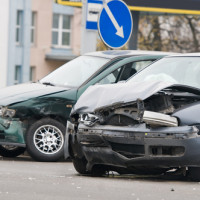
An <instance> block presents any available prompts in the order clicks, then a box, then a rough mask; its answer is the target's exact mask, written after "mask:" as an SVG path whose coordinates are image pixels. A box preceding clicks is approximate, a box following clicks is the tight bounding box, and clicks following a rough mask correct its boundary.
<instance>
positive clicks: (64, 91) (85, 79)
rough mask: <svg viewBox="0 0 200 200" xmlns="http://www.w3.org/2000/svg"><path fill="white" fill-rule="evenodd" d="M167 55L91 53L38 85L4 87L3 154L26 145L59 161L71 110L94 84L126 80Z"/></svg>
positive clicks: (0, 111) (0, 113)
mask: <svg viewBox="0 0 200 200" xmlns="http://www.w3.org/2000/svg"><path fill="white" fill-rule="evenodd" d="M165 55H168V53H161V52H160V53H159V52H158V53H157V52H142V51H105V52H95V53H90V54H86V55H84V56H80V57H77V58H76V59H74V60H72V61H70V62H68V63H66V64H64V65H63V66H61V67H60V68H58V69H57V70H55V71H53V72H52V73H50V74H49V75H47V76H46V77H44V78H43V79H41V80H40V81H38V82H37V83H26V84H20V85H15V86H10V87H6V88H3V89H1V90H0V94H1V95H0V155H2V156H5V157H15V156H18V155H20V154H22V153H23V152H24V151H25V150H26V149H27V151H28V153H29V154H30V155H31V156H32V158H34V159H35V160H38V161H56V160H58V159H60V158H61V157H62V156H63V145H64V136H63V135H64V133H65V125H66V121H67V119H68V117H69V114H70V111H71V108H72V107H73V105H74V104H75V103H76V101H77V99H78V98H79V97H80V95H81V94H82V93H83V92H84V91H85V90H86V89H87V88H88V87H89V86H90V85H94V84H110V83H116V82H118V81H124V80H126V79H128V78H129V77H130V76H132V75H133V74H135V73H136V72H137V71H138V70H141V69H142V68H143V67H145V66H147V65H148V64H150V63H151V62H153V61H155V60H157V59H159V58H161V57H163V56H165ZM91 98H93V97H92V96H91Z"/></svg>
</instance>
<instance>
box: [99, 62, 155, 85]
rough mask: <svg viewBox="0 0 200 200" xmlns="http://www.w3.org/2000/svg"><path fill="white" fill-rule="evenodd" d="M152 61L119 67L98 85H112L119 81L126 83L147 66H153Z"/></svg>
mask: <svg viewBox="0 0 200 200" xmlns="http://www.w3.org/2000/svg"><path fill="white" fill-rule="evenodd" d="M151 63H152V61H151V60H146V61H137V62H130V63H127V64H125V65H124V66H121V67H119V68H118V69H116V70H115V71H113V72H112V73H110V74H108V75H107V76H106V77H104V78H103V79H101V80H100V81H99V82H98V84H111V83H116V82H118V81H124V80H127V79H128V78H130V77H131V76H132V75H134V74H135V73H136V72H138V71H140V70H141V69H143V68H144V67H146V66H147V65H149V64H151Z"/></svg>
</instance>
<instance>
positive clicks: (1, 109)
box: [0, 106, 16, 118]
mask: <svg viewBox="0 0 200 200" xmlns="http://www.w3.org/2000/svg"><path fill="white" fill-rule="evenodd" d="M15 113H16V111H15V110H13V109H8V108H7V107H5V106H0V117H9V118H11V117H14V116H15Z"/></svg>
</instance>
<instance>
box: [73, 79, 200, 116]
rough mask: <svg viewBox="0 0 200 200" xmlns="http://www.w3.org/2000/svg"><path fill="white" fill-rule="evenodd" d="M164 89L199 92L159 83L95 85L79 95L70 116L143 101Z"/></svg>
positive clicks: (186, 87)
mask: <svg viewBox="0 0 200 200" xmlns="http://www.w3.org/2000/svg"><path fill="white" fill-rule="evenodd" d="M166 88H174V89H177V90H178V91H185V92H191V93H194V94H197V95H200V90H199V89H197V88H193V87H189V86H185V85H178V84H173V83H169V82H161V81H151V82H149V81H148V82H134V83H128V82H127V83H118V84H110V85H95V86H90V87H89V88H88V89H87V90H86V91H85V92H84V93H83V94H82V95H81V97H80V98H79V100H78V101H77V103H76V104H75V106H74V108H73V110H72V112H71V115H74V114H81V113H94V112H95V111H97V110H100V109H105V108H107V107H113V106H117V105H123V104H125V103H131V102H134V101H136V100H137V99H141V100H145V99H147V98H148V97H150V96H152V95H153V94H155V93H157V92H159V91H160V90H163V89H166Z"/></svg>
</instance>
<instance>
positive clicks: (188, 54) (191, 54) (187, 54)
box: [167, 52, 200, 57]
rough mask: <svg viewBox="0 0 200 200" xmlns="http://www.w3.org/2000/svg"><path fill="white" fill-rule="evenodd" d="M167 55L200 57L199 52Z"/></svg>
mask: <svg viewBox="0 0 200 200" xmlns="http://www.w3.org/2000/svg"><path fill="white" fill-rule="evenodd" d="M167 57H200V53H199V52H195V53H184V54H174V55H168V56H167Z"/></svg>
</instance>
